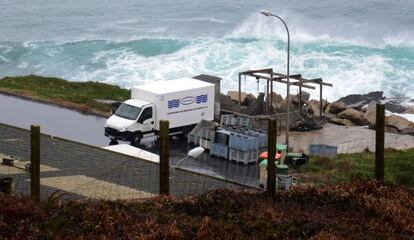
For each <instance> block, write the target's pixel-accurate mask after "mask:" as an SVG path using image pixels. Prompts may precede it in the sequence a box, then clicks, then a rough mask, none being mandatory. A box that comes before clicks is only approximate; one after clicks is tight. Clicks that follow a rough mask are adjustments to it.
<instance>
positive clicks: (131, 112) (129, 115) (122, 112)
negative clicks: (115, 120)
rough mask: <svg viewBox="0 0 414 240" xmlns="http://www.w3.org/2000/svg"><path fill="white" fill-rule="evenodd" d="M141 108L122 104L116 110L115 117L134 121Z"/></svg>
mask: <svg viewBox="0 0 414 240" xmlns="http://www.w3.org/2000/svg"><path fill="white" fill-rule="evenodd" d="M140 112H141V108H139V107H134V106H131V105H128V104H126V103H122V104H121V105H120V106H119V108H118V109H117V110H116V112H115V115H116V116H118V117H121V118H126V119H130V120H136V119H137V117H138V114H139V113H140Z"/></svg>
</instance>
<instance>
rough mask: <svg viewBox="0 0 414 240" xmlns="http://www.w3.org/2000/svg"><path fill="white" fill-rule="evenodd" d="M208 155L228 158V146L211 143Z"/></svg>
mask: <svg viewBox="0 0 414 240" xmlns="http://www.w3.org/2000/svg"><path fill="white" fill-rule="evenodd" d="M210 156H217V157H223V158H224V159H229V147H228V146H226V145H223V144H219V143H215V142H212V143H211V148H210Z"/></svg>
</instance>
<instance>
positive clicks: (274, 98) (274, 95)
mask: <svg viewBox="0 0 414 240" xmlns="http://www.w3.org/2000/svg"><path fill="white" fill-rule="evenodd" d="M271 95H272V97H271V98H270V97H269V101H270V99H272V101H273V102H274V103H280V102H282V101H283V97H282V95H280V94H277V93H275V92H272V93H271Z"/></svg>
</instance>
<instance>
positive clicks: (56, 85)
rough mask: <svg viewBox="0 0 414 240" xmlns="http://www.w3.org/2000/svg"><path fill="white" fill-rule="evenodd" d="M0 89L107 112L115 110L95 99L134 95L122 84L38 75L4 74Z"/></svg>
mask: <svg viewBox="0 0 414 240" xmlns="http://www.w3.org/2000/svg"><path fill="white" fill-rule="evenodd" d="M0 91H3V92H7V93H11V94H16V95H20V96H23V97H29V98H33V99H38V100H43V101H46V102H50V103H54V104H57V105H61V106H64V107H70V108H76V109H78V110H81V111H92V112H97V113H103V114H108V113H109V112H110V111H111V105H109V104H104V103H100V102H96V101H94V99H110V100H116V101H124V100H126V99H129V98H130V91H129V90H127V89H122V88H120V87H118V86H113V85H109V84H105V83H99V82H70V81H66V80H64V79H60V78H53V77H40V76H36V75H29V76H24V77H4V78H3V79H0Z"/></svg>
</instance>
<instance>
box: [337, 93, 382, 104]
mask: <svg viewBox="0 0 414 240" xmlns="http://www.w3.org/2000/svg"><path fill="white" fill-rule="evenodd" d="M383 94H384V93H383V92H382V91H375V92H370V93H368V94H351V95H348V96H345V97H342V98H340V99H338V102H344V103H345V105H346V106H348V105H351V104H355V103H359V102H365V104H368V103H369V102H371V101H378V102H379V101H381V100H384V99H385V97H383Z"/></svg>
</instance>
